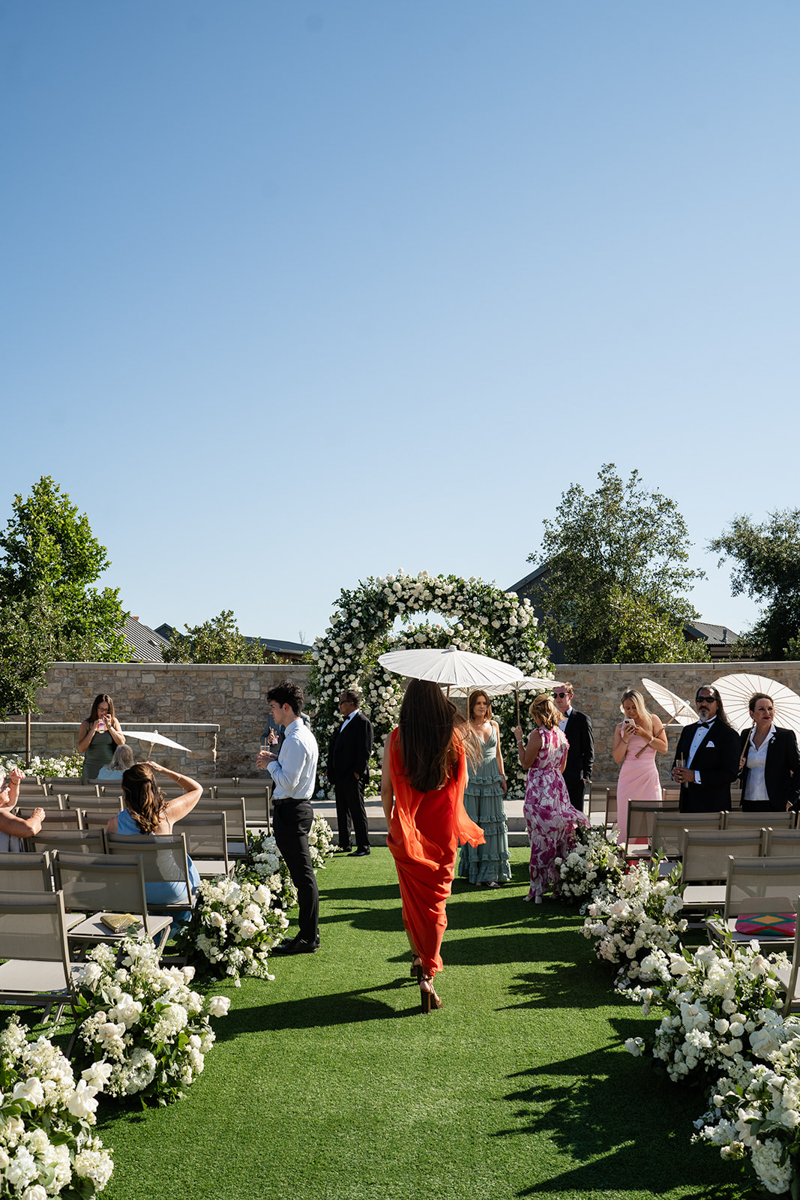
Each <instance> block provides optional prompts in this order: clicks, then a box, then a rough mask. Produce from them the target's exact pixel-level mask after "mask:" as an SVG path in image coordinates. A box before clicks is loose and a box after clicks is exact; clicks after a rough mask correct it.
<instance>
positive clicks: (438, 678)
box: [378, 646, 553, 721]
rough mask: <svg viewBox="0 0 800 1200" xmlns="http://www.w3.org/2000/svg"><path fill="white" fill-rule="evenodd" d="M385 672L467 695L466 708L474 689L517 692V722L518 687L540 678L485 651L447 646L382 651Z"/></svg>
mask: <svg viewBox="0 0 800 1200" xmlns="http://www.w3.org/2000/svg"><path fill="white" fill-rule="evenodd" d="M378 662H379V663H380V664H381V666H382V667H385V668H386V670H387V671H394V672H396V673H397V674H398V675H405V676H407V677H408V678H410V679H427V680H429V681H430V682H431V683H438V684H439V685H440V686H441V687H446V688H447V694H448V696H449V695H450V692H451V691H453V692H454V694H456V695H458V696H466V697H467V710H469V695H470V693H471V692H474V691H478V690H481V691H485V692H486V693H487V695H493V696H500V695H504V694H505V693H507V692H513V691H516V693H517V721H519V689H520V688H521V687H523V686H529V687H533V686H535V685H536V684H537V683H539V682H540V681H539V680H536V679H530V682H528V680H529V678H530V677H528V676H525V675H523V673H522V671H520V669H519V667H514V666H512V665H511V663H507V662H501V661H500V660H499V659H497V658H488V657H487V656H486V655H485V654H474V653H473V652H472V651H471V650H457V649H456V647H455V646H449V647H448V648H447V649H446V650H434V649H426V650H394V651H391V652H390V653H389V654H382V655H381V656H380V658H379V659H378ZM542 682H544V684H545V687H552V686H553V684H552V680H545V681H542Z"/></svg>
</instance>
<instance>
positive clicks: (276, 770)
mask: <svg viewBox="0 0 800 1200" xmlns="http://www.w3.org/2000/svg"><path fill="white" fill-rule="evenodd" d="M318 758H319V747H318V746H317V739H316V738H315V737H314V735H313V733H312V732H311V730H310V729H309V728H308V726H307V725H306V724H305V723H304V722H303V721H301V720H300V718H299V717H298V719H297V720H296V721H292V722H291V723H290V724H289V725H287V727H286V736H285V738H284V741H283V745H282V746H281V749H280V754H279V755H278V761H277V762H271V763H268V764H267V770H268V771H269V773H270V775H271V776H272V781H273V783H274V784H275V790H274V791H273V793H272V798H273V800H310V799H311V797H312V796H313V795H314V784H315V782H316V777H317V760H318Z"/></svg>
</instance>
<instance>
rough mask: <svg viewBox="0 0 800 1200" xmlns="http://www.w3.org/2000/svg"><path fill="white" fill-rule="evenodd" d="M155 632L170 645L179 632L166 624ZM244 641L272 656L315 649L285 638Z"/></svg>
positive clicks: (298, 654)
mask: <svg viewBox="0 0 800 1200" xmlns="http://www.w3.org/2000/svg"><path fill="white" fill-rule="evenodd" d="M153 632H154V633H155V634H156V635H158V636H160V637H161V638H162V640H164V641H166V643H167V645H169V642H170V641H171V639H172V637H173V634H175V633H176V632H177V630H176V629H175V628H174V626H172V625H168V624H167V623H166V622H164V624H163V625H159V626H158V627H157V628H156V629H155V630H154V631H153ZM244 640H245V641H246V642H258V644H259V646H263V647H264V649H265V650H268V651H269V653H270V654H294V655H297V656H298V657H299V656H300V655H302V654H305V653H306V652H307V651H309V650H313V649H314V647H313V646H306V645H305V644H304V643H303V642H287V641H285V640H284V639H283V638H259V637H246V638H245V639H244Z"/></svg>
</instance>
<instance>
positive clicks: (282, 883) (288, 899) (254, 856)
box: [235, 829, 297, 912]
mask: <svg viewBox="0 0 800 1200" xmlns="http://www.w3.org/2000/svg"><path fill="white" fill-rule="evenodd" d="M235 875H236V878H237V879H238V880H239V882H240V883H243V882H245V881H246V882H249V883H254V884H256V886H258V884H260V883H263V884H264V886H265V887H267V888H269V892H270V896H271V897H272V906H273V908H281V909H283V910H284V912H286V911H287V910H288V909H290V908H294V906H295V904H297V888H296V887H295V886H294V884H293V883H292V878H291V876H290V874H289V868H288V867H287V865H286V863H285V862H284V861H283V859H282V858H281V855H280V852H279V850H278V847H277V844H276V842H275V838H274V837H272V836H271V835H270V834H267V833H265V832H264V831H263V830H262V831H261V832H259V833H254V832H253V830H252V829H248V831H247V859H246V860H242V861H241V862H238V863H237V864H236V871H235Z"/></svg>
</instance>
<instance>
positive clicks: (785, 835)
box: [764, 818, 800, 858]
mask: <svg viewBox="0 0 800 1200" xmlns="http://www.w3.org/2000/svg"><path fill="white" fill-rule="evenodd" d="M765 820H766V818H765ZM764 853H765V854H766V855H767V856H768V857H770V858H771V857H778V858H781V857H787V856H788V857H791V856H792V855H793V854H800V829H773V827H772V823H771V822H770V823H769V826H768V828H767V842H766V845H765V847H764Z"/></svg>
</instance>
